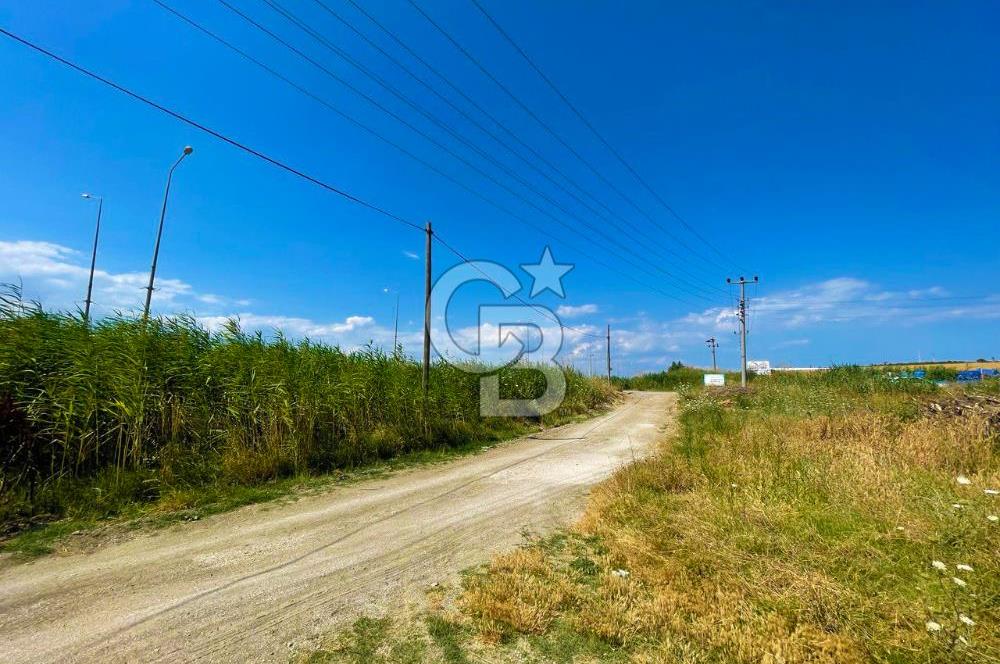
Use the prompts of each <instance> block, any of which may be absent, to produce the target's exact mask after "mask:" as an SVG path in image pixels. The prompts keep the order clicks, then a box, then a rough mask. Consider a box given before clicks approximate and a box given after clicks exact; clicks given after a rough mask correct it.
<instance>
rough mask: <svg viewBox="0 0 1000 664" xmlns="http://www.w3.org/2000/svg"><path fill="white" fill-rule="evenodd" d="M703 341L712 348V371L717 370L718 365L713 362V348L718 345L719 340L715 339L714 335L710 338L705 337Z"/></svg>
mask: <svg viewBox="0 0 1000 664" xmlns="http://www.w3.org/2000/svg"><path fill="white" fill-rule="evenodd" d="M705 343H707V344H708V347H709V348H711V349H712V371H718V370H719V367H718V365H717V364H716V363H715V349H716V348H718V347H719V342H718V341H716V340H715V337H712V338H711V339H706V340H705Z"/></svg>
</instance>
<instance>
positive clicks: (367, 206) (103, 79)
mask: <svg viewBox="0 0 1000 664" xmlns="http://www.w3.org/2000/svg"><path fill="white" fill-rule="evenodd" d="M0 34H2V35H4V36H5V37H8V38H9V39H12V40H14V41H16V42H18V43H20V44H21V45H23V46H26V47H28V48H29V49H31V50H33V51H35V52H37V53H39V54H41V55H44V56H46V57H48V58H50V59H52V60H54V61H56V62H58V63H60V64H62V65H64V66H66V67H69V68H70V69H72V70H74V71H76V72H78V73H80V74H83V75H84V76H86V77H88V78H90V79H92V80H95V81H97V82H99V83H102V84H104V85H106V86H108V87H110V88H113V89H114V90H117V91H118V92H121V93H122V94H124V95H126V96H128V97H130V98H131V99H134V100H135V101H138V102H140V103H142V104H145V105H146V106H149V107H151V108H153V109H156V110H158V111H160V112H161V113H164V114H166V115H168V116H170V117H172V118H174V119H175V120H178V121H180V122H182V123H184V124H186V125H188V126H189V127H192V128H193V129H196V130H198V131H200V132H202V133H205V134H207V135H209V136H212V137H213V138H215V139H217V140H220V141H222V142H224V143H226V144H228V145H230V146H232V147H234V148H237V149H238V150H241V151H242V152H244V153H246V154H249V155H250V156H252V157H256V158H257V159H260V160H262V161H265V162H267V163H268V164H270V165H272V166H275V167H277V168H279V169H281V170H283V171H285V172H286V173H290V174H292V175H294V176H296V177H298V178H301V179H303V180H305V181H307V182H309V183H311V184H314V185H316V186H318V187H321V188H323V189H324V190H326V191H329V192H331V193H334V194H336V195H338V196H340V197H342V198H344V199H346V200H348V201H350V202H352V203H355V204H357V205H359V206H361V207H364V208H365V209H367V210H370V211H372V212H376V213H378V214H380V215H382V216H384V217H386V218H387V219H391V220H392V221H395V222H397V223H400V224H402V225H404V226H407V227H409V228H412V229H414V230H417V231H420V232H421V233H425V232H427V231H426V229H425V228H424V227H423V226H421V225H420V224H417V223H414V222H412V221H410V220H408V219H406V218H404V217H401V216H399V215H397V214H395V213H393V212H390V211H388V210H386V209H385V208H382V207H379V206H378V205H375V204H373V203H370V202H368V201H366V200H364V199H362V198H359V197H357V196H354V195H353V194H350V193H348V192H346V191H344V190H343V189H340V188H338V187H335V186H333V185H331V184H329V183H327V182H324V181H323V180H320V179H319V178H317V177H314V176H312V175H309V174H308V173H305V172H304V171H301V170H299V169H297V168H295V167H293V166H289V165H288V164H286V163H284V162H282V161H280V160H278V159H276V158H274V157H271V156H269V155H267V154H265V153H263V152H261V151H259V150H256V149H254V148H252V147H250V146H248V145H246V144H244V143H241V142H240V141H237V140H235V139H233V138H230V137H229V136H226V135H225V134H223V133H221V132H219V131H216V130H214V129H212V128H210V127H208V126H206V125H204V124H202V123H200V122H198V121H196V120H192V119H191V118H189V117H187V116H185V115H183V114H181V113H179V112H177V111H174V110H172V109H170V108H168V107H166V106H164V105H162V104H160V103H158V102H156V101H153V100H152V99H149V98H148V97H146V96H144V95H141V94H139V93H137V92H134V91H132V90H130V89H128V88H126V87H124V86H122V85H119V84H118V83H115V82H114V81H112V80H110V79H108V78H106V77H104V76H101V75H100V74H97V73H95V72H93V71H90V70H89V69H86V68H85V67H82V66H80V65H78V64H76V63H74V62H72V61H70V60H67V59H66V58H64V57H62V56H60V55H58V54H56V53H54V52H52V51H50V50H48V49H46V48H44V47H42V46H39V45H38V44H35V43H33V42H31V41H28V40H27V39H24V38H23V37H20V36H19V35H16V34H14V33H13V32H11V31H9V30H7V29H5V28H3V27H0ZM432 236H433V237H434V238H435V239H436V240H437V241H438V242H439V243H440V244H441V246H443V247H445V248H446V249H447V250H448V251H450V252H451V253H453V254H454V255H455V256H456V257H457V258H459V259H460V260H462V261H464V262H466V263H471V261H470V260H469V259H468V258H466V257H465V256H464V255H463V254H462V253H461V252H459V251H458V250H457V249H455V248H454V247H453V246H451V245H450V244H449V243H447V242H446V241H445V240H444V239H443V238H441V237H440V236H439V235H438V234H436V233H432ZM473 267H475V265H474V264H473ZM514 297H515V298H516V299H518V301H520V302H522V303H523V304H525V305H527V306H532V307H535V308H537V305H532V304H530V303H528V302H525V301H524V300H523V299H521V298H520V297H519V296H517V295H515V296H514ZM546 313H547V312H546ZM551 319H552V320H553V321H554V322H555V323H556V324H558V325H559V326H560V327H562V328H564V329H568V330H572V331H574V332H577V333H579V334H582V335H584V336H591V337H594V338H603V337H601V336H600V335H595V334H590V333H587V332H584V331H582V330H579V329H574V328H569V327H566V326H563V325H562V323H561V321H559V319H558V318H555V317H551Z"/></svg>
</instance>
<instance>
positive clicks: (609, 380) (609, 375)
mask: <svg viewBox="0 0 1000 664" xmlns="http://www.w3.org/2000/svg"><path fill="white" fill-rule="evenodd" d="M608 382H609V383H610V382H611V326H610V325H608Z"/></svg>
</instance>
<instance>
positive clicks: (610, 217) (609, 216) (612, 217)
mask: <svg viewBox="0 0 1000 664" xmlns="http://www.w3.org/2000/svg"><path fill="white" fill-rule="evenodd" d="M313 2H315V3H316V4H317V5H318V6H319V7H320V8H322V9H323V10H324V11H325V12H326V13H328V14H329V15H330V16H332V17H333V18H334V19H336V20H337V21H338V22H340V23H341V24H342V25H344V26H345V27H346V28H347V29H348V30H350V31H351V32H353V33H354V34H355V35H357V36H358V38H359V39H361V40H362V41H364V42H365V43H366V44H367V45H368V46H370V47H371V48H372V49H374V50H375V51H377V52H378V53H379V54H381V55H382V56H383V57H385V58H386V59H387V60H388V61H389V62H391V63H392V64H393V65H395V66H396V67H397V68H399V69H400V70H401V71H403V72H404V73H405V74H406V75H407V76H409V77H410V78H411V79H413V80H414V81H416V82H417V83H419V84H420V85H421V86H422V87H423V88H425V89H426V90H427V91H428V92H430V93H431V94H433V95H434V96H435V97H437V98H438V99H440V100H441V101H442V102H444V103H445V104H446V105H447V106H448V107H449V108H451V109H452V110H453V111H455V112H456V113H457V114H459V115H460V116H461V117H462V118H464V119H465V120H466V121H467V122H469V123H470V124H472V125H473V126H474V127H476V128H477V129H478V130H479V131H481V132H483V133H484V134H485V135H487V136H488V137H490V138H491V139H492V140H493V141H495V142H496V143H497V144H498V145H500V146H501V147H503V148H504V149H505V150H506V151H507V152H509V153H510V154H511V155H513V156H514V157H516V158H517V159H518V160H519V161H520V162H522V163H524V164H525V165H526V166H528V167H529V168H530V169H532V171H533V172H535V173H537V174H539V175H540V176H542V177H543V178H544V179H545V180H546V181H547V182H549V183H550V184H551V185H552V186H554V187H556V188H557V189H559V191H561V192H562V193H563V194H565V195H567V196H569V197H570V198H572V199H573V200H574V201H576V202H577V203H578V204H579V205H581V206H583V207H584V208H586V209H587V210H588V211H589V212H590V213H591V214H593V215H594V216H595V217H598V218H600V219H602V220H603V221H606V222H607V223H609V224H612V225H613V226H614V227H615V228H617V229H618V230H620V231H622V232H625V233H628V232H629V231H627V230H625V228H624V227H623V226H622V225H621V223H624V224H626V225H627V226H628V227H629V228H630V229H631V230H632V231H633V232H635V233H638V234H639V235H641V236H642V241H644V242H647V243H651V244H652V245H654V246H655V247H656V249H657V250H659V251H663V252H665V253H667V254H670V255H672V256H674V257H676V258H677V259H680V260H685V259H686V258H687V257H686V256H683V255H682V254H680V253H679V252H678V251H677V250H675V249H673V248H671V247H668V246H667V245H665V244H663V243H662V242H661V241H660V240H659V239H658V238H656V237H655V236H654V235H651V234H649V233H647V232H646V230H645V229H643V228H642V227H640V226H638V225H636V224H633V223H632V222H630V221H629V220H627V219H625V218H624V217H622V216H621V215H619V214H616V213H615V212H614V211H612V210H610V209H608V208H607V206H603V207H604V209H605V210H607V212H602V211H601V210H599V209H597V208H596V207H595V206H594V205H592V204H591V203H589V202H588V201H586V200H584V198H583V197H581V196H580V195H579V194H577V193H576V192H575V191H573V190H572V189H570V188H569V187H567V186H566V185H565V184H563V183H562V182H560V181H559V180H557V179H556V178H553V177H552V176H551V175H550V174H549V173H548V172H546V171H545V170H544V169H542V168H539V167H538V166H537V165H536V164H535V162H534V161H533V160H531V159H528V158H527V157H525V156H524V155H523V154H522V153H521V152H520V151H519V150H517V149H515V148H514V147H513V146H511V144H510V143H509V142H508V141H506V140H505V139H504V138H503V137H501V136H499V135H497V133H496V132H494V131H493V130H491V129H490V128H489V127H486V126H485V125H483V123H482V122H480V121H479V120H478V119H476V118H475V117H474V116H472V115H471V114H470V113H468V112H467V111H466V110H465V109H463V108H462V107H461V106H459V105H458V104H456V103H455V102H453V101H452V100H451V99H450V98H449V97H448V96H446V95H444V94H442V93H441V92H440V91H438V89H437V88H436V87H434V86H433V85H432V84H431V83H429V82H428V81H427V80H426V79H425V78H424V77H422V76H420V75H418V74H417V73H416V72H414V71H413V70H412V69H411V68H410V67H408V66H407V65H406V64H405V63H404V62H401V61H400V60H399V58H397V57H395V56H394V55H392V54H391V53H389V52H388V51H386V50H385V49H384V48H382V47H381V46H379V44H378V43H376V42H375V41H374V40H372V39H371V38H370V37H369V36H368V35H366V34H365V33H364V32H363V31H362V30H361V29H360V28H358V27H357V25H355V24H354V23H352V22H351V21H349V20H348V19H346V18H345V17H344V16H342V15H341V14H340V13H338V12H337V11H335V10H334V9H333V8H332V7H330V6H329V5H328V4H327V3H326V2H324V1H323V0H313ZM352 4H354V3H353V2H352ZM355 8H356V9H357V10H358V11H359V12H361V13H362V14H363V15H364V16H366V17H367V18H368V19H369V20H370V21H371V22H372V23H374V24H375V25H376V26H377V27H378V28H379V29H380V30H381V31H382V32H384V33H385V34H386V35H387V36H389V38H390V39H392V40H393V41H395V42H396V44H397V45H399V46H400V47H401V48H403V49H404V50H405V51H406V52H407V53H409V54H410V55H411V56H412V57H414V58H415V59H417V61H418V62H420V63H421V64H423V65H424V67H426V68H428V69H429V70H430V71H431V72H432V73H434V74H435V75H436V76H437V77H438V78H440V79H442V80H444V82H445V83H446V84H448V85H449V86H450V87H451V88H452V89H454V90H455V91H456V92H458V93H459V94H460V95H461V96H462V97H463V98H464V99H465V100H466V101H467V102H468V103H470V104H471V105H472V106H473V108H475V109H476V110H478V111H479V112H480V113H481V114H483V115H485V116H486V117H487V118H488V119H489V120H490V121H492V122H493V123H494V124H496V125H497V126H499V127H500V128H501V129H503V130H504V131H505V132H506V133H508V134H510V135H511V136H512V137H513V138H514V139H515V140H517V141H518V142H520V143H521V144H522V145H524V142H523V141H522V140H521V139H520V138H519V137H517V136H516V135H514V134H513V133H512V132H511V131H510V130H509V129H508V128H507V127H506V126H503V125H502V124H501V123H500V121H499V120H498V119H497V118H496V117H494V116H493V115H492V114H490V113H489V112H488V111H487V110H486V109H484V108H483V107H482V106H480V105H479V104H478V103H476V102H475V101H474V100H473V99H471V98H470V97H469V96H468V95H466V94H465V93H464V92H462V91H461V90H460V89H459V88H457V86H455V85H454V84H453V83H452V82H451V81H450V80H448V79H446V78H445V77H444V75H443V74H441V73H440V72H439V71H438V70H437V69H435V68H434V67H433V66H432V65H431V64H430V63H428V62H427V61H426V60H424V59H423V58H421V57H420V55H419V54H417V53H416V52H415V51H413V50H412V49H411V48H410V47H409V46H407V45H406V44H405V43H404V42H403V41H402V40H401V39H399V37H398V36H396V35H395V34H393V33H392V32H391V31H389V30H388V28H386V27H385V26H383V25H382V24H381V23H379V22H378V21H377V20H376V19H375V18H374V17H373V16H371V15H370V14H369V13H368V12H366V11H365V10H364V8H362V7H360V6H358V5H355ZM434 121H435V122H436V121H437V120H436V119H434ZM449 131H450V129H449ZM460 140H463V142H464V138H463V139H460ZM473 149H474V150H476V152H477V153H481V150H480V149H479V148H477V147H473ZM535 154H537V153H535ZM539 156H540V155H539ZM487 158H488V159H490V161H493V162H495V159H493V158H492V157H487ZM544 163H546V165H548V166H549V168H551V169H555V166H554V165H553V164H551V163H548V162H544ZM497 165H498V166H499V167H500V168H502V169H503V170H504V172H506V173H508V175H510V176H511V177H514V178H515V179H517V180H518V181H520V182H522V183H523V180H522V179H521V178H520V176H517V175H516V174H515V173H513V172H511V171H510V169H509V168H507V167H505V166H503V165H501V164H497ZM559 175H561V176H562V177H563V178H564V179H568V176H566V175H565V174H564V173H562V172H561V171H559ZM525 186H527V185H526V183H525ZM576 186H577V187H578V188H579V185H576ZM586 195H587V196H588V197H589V198H591V199H592V200H595V202H596V204H597V205H599V206H601V205H603V204H601V203H600V201H596V198H595V196H594V195H593V194H592V193H590V192H587V194H586ZM616 219H618V220H620V221H621V223H619V221H617V220H616ZM671 267H672V268H673V269H674V270H676V271H677V272H680V273H681V274H684V275H686V276H689V277H691V278H693V279H696V280H698V279H701V278H700V277H697V276H696V275H694V274H693V273H691V272H689V271H687V270H685V269H683V268H681V267H680V266H678V265H677V264H676V263H675V264H672V265H671ZM711 290H715V291H721V292H724V291H722V289H720V288H718V287H716V286H712V288H711Z"/></svg>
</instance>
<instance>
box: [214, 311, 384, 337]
mask: <svg viewBox="0 0 1000 664" xmlns="http://www.w3.org/2000/svg"><path fill="white" fill-rule="evenodd" d="M233 318H235V319H237V320H238V321H239V323H240V327H241V328H243V329H244V330H261V331H281V332H283V333H285V334H287V335H290V336H296V337H309V338H311V339H318V340H336V337H337V336H338V335H342V334H344V333H347V332H354V331H358V330H361V329H363V328H371V327H372V326H373V325H374V323H375V319H374V318H372V317H371V316H348V317H347V318H345V319H344V320H343V321H342V322H334V323H319V322H316V321H314V320H311V319H308V318H297V317H294V316H267V315H261V314H254V313H241V314H236V315H231V316H199V317H198V321H199V322H200V323H201V324H202V325H204V326H205V327H206V328H208V329H209V330H212V331H217V330H220V329H222V327H223V326H224V325H225V324H226V322H227V321H229V320H230V319H233Z"/></svg>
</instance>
